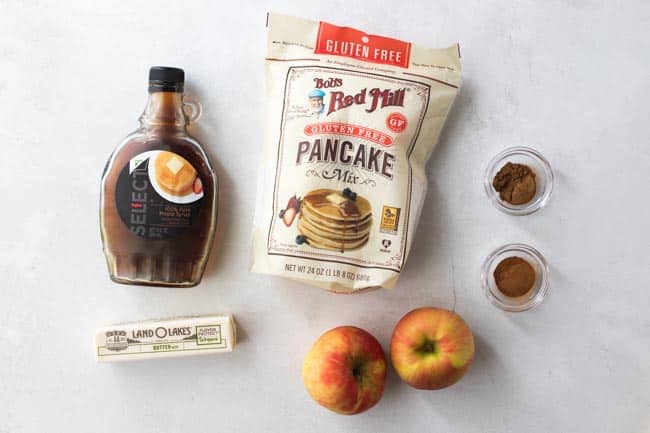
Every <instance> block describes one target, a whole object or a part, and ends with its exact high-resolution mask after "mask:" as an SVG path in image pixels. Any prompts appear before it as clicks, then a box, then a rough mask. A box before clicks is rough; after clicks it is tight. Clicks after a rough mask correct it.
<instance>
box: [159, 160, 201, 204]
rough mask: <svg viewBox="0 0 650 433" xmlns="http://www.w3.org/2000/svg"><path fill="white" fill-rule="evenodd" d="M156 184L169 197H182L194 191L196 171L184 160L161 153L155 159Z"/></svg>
mask: <svg viewBox="0 0 650 433" xmlns="http://www.w3.org/2000/svg"><path fill="white" fill-rule="evenodd" d="M154 165H155V172H156V182H157V184H158V186H159V187H160V188H161V189H162V190H163V191H165V192H166V193H167V194H169V195H174V196H184V195H187V194H190V193H192V192H193V191H194V181H195V180H196V178H197V177H196V170H195V169H194V167H192V164H190V163H189V162H187V160H186V159H185V158H183V157H182V156H180V155H177V154H175V153H172V152H167V151H161V152H160V153H158V155H157V156H156V158H155V163H154Z"/></svg>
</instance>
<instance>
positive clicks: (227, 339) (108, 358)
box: [95, 315, 236, 362]
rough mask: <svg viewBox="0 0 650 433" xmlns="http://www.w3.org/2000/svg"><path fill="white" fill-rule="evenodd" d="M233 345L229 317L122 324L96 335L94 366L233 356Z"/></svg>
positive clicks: (99, 331)
mask: <svg viewBox="0 0 650 433" xmlns="http://www.w3.org/2000/svg"><path fill="white" fill-rule="evenodd" d="M235 343H236V327H235V321H234V320H233V317H232V316H231V315H222V316H193V317H174V318H170V319H161V320H147V321H144V322H132V323H122V324H118V325H113V326H109V327H106V328H102V329H99V330H98V331H97V332H96V333H95V357H96V359H97V362H114V361H132V360H137V359H151V358H170V357H176V356H191V355H210V354H213V353H221V352H232V350H233V348H234V347H235Z"/></svg>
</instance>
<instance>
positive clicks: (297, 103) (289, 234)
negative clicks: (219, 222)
mask: <svg viewBox="0 0 650 433" xmlns="http://www.w3.org/2000/svg"><path fill="white" fill-rule="evenodd" d="M267 27H268V41H267V49H266V68H265V69H266V99H265V110H266V117H265V124H264V131H265V135H264V146H263V149H262V157H261V164H262V165H261V167H260V179H259V185H258V200H257V208H256V211H255V220H254V233H253V255H254V257H253V260H254V262H253V269H252V270H253V271H254V272H260V273H267V274H274V275H282V276H285V277H289V278H292V279H295V280H300V281H304V282H307V283H309V284H313V285H316V286H320V287H323V288H326V289H329V290H332V291H336V292H355V291H358V290H361V289H367V288H373V287H386V288H392V287H393V286H394V285H395V283H396V281H397V278H398V277H399V274H400V271H401V270H402V268H403V266H404V263H405V262H406V258H407V257H408V254H409V250H410V249H411V244H412V242H413V241H414V240H415V236H414V235H415V229H416V226H417V222H418V219H419V217H420V213H421V210H422V204H423V201H424V197H425V194H426V189H427V178H426V175H425V171H424V166H425V163H426V161H427V159H428V158H429V155H430V154H431V151H432V150H433V148H434V146H435V144H436V141H437V140H438V136H439V135H440V130H441V129H442V126H443V124H444V122H445V118H446V117H447V113H448V112H449V109H450V107H451V105H452V103H453V101H454V98H455V97H456V93H457V91H458V86H459V84H460V71H461V67H460V53H459V48H458V46H457V45H454V46H451V47H449V48H445V49H429V48H424V47H421V46H418V45H415V44H411V43H409V42H403V41H400V40H397V39H391V38H387V37H383V36H376V35H370V34H367V33H365V32H362V31H359V30H355V29H352V28H348V27H338V26H335V25H332V24H328V23H325V22H320V23H319V22H314V21H307V20H302V19H298V18H292V17H287V16H283V15H277V14H269V16H268V23H267Z"/></svg>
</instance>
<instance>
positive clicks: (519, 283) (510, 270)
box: [494, 256, 537, 298]
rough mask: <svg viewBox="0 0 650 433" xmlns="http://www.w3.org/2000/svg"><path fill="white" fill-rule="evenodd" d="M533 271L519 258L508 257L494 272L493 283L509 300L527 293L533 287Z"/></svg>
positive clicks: (528, 264) (529, 265) (534, 274)
mask: <svg viewBox="0 0 650 433" xmlns="http://www.w3.org/2000/svg"><path fill="white" fill-rule="evenodd" d="M536 277H537V275H536V273H535V269H534V268H533V267H532V266H531V264H530V263H528V262H527V261H526V260H524V259H522V258H520V257H516V256H513V257H508V258H505V259H503V260H501V262H499V264H498V265H497V267H496V269H495V270H494V281H495V283H496V285H497V288H498V289H499V291H500V292H501V293H503V294H504V295H506V296H509V297H511V298H515V297H517V296H522V295H525V294H526V293H528V292H529V291H530V290H531V289H532V288H533V286H534V285H535V279H536Z"/></svg>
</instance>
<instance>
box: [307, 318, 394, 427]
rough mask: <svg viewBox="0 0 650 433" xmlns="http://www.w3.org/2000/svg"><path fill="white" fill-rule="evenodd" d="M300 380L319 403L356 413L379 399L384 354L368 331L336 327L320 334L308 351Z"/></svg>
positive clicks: (384, 364) (381, 390)
mask: <svg viewBox="0 0 650 433" xmlns="http://www.w3.org/2000/svg"><path fill="white" fill-rule="evenodd" d="M302 380H303V382H304V384H305V388H307V392H309V395H310V396H311V397H312V398H313V399H314V400H316V402H317V403H318V404H320V405H322V406H325V407H326V408H328V409H330V410H333V411H334V412H337V413H340V414H344V415H353V414H357V413H360V412H363V411H365V410H367V409H370V408H371V407H373V406H374V405H375V404H376V403H377V402H378V401H379V399H380V398H381V396H382V394H383V392H384V382H385V381H386V357H385V355H384V351H383V349H382V348H381V345H380V344H379V342H378V341H377V339H376V338H375V337H373V336H372V335H370V334H369V333H368V332H367V331H364V330H363V329H360V328H357V327H354V326H339V327H338V328H334V329H330V330H329V331H327V332H326V333H324V334H323V335H321V336H320V337H319V338H318V340H316V342H315V343H314V345H313V346H312V348H311V349H310V350H309V353H307V356H306V357H305V361H304V363H303V367H302Z"/></svg>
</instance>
